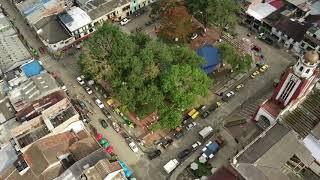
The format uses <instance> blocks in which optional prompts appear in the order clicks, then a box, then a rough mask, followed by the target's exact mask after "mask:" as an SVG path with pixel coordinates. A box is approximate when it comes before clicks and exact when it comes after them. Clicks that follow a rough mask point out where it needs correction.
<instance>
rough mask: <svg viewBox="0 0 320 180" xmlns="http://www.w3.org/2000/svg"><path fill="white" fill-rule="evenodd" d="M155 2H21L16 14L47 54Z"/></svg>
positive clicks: (80, 39)
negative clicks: (27, 26)
mask: <svg viewBox="0 0 320 180" xmlns="http://www.w3.org/2000/svg"><path fill="white" fill-rule="evenodd" d="M154 1H155V0H75V1H74V3H73V1H70V0H47V1H37V0H24V1H19V2H18V3H16V6H17V8H18V9H19V11H20V13H21V14H22V15H23V16H24V17H25V18H26V21H27V22H28V23H29V24H30V26H31V27H32V28H33V29H34V30H35V32H36V33H37V35H38V37H39V38H40V40H41V41H42V42H43V43H44V45H45V46H47V48H48V50H49V51H51V52H56V51H60V50H66V49H68V48H70V47H71V46H74V45H75V44H78V43H79V42H81V41H83V40H84V39H86V38H87V37H89V35H90V34H91V33H93V32H95V31H96V29H97V27H99V25H101V24H102V23H103V22H105V21H111V22H114V21H120V20H121V19H123V18H125V17H127V16H130V15H131V14H132V13H134V12H135V11H138V10H139V9H141V8H143V7H145V6H147V5H149V4H150V3H152V2H154Z"/></svg>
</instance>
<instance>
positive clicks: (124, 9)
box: [122, 5, 130, 11]
mask: <svg viewBox="0 0 320 180" xmlns="http://www.w3.org/2000/svg"><path fill="white" fill-rule="evenodd" d="M129 9H130V5H128V6H126V7H124V8H122V11H127V10H129Z"/></svg>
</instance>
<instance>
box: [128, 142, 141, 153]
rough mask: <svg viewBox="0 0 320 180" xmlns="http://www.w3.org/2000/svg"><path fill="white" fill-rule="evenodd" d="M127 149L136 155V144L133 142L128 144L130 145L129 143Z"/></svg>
mask: <svg viewBox="0 0 320 180" xmlns="http://www.w3.org/2000/svg"><path fill="white" fill-rule="evenodd" d="M129 147H130V149H131V150H132V151H133V152H135V153H137V152H138V151H139V149H138V147H137V145H136V143H134V142H130V143H129Z"/></svg>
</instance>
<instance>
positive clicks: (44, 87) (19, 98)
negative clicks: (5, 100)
mask: <svg viewBox="0 0 320 180" xmlns="http://www.w3.org/2000/svg"><path fill="white" fill-rule="evenodd" d="M33 72H35V71H34V70H33V69H32V68H31V70H30V73H33ZM57 90H59V87H58V85H57V83H56V81H55V79H54V78H53V77H52V76H51V75H50V74H49V73H47V72H43V73H41V74H39V75H36V76H33V77H31V78H30V79H28V80H27V81H25V82H23V83H21V84H20V85H19V86H17V87H16V88H14V89H13V90H12V91H11V92H10V93H9V99H10V101H11V104H12V105H13V107H14V109H15V110H16V111H21V110H22V109H23V108H25V107H27V106H28V105H30V104H31V103H32V102H33V101H35V100H37V99H40V98H42V97H44V96H46V95H48V94H50V93H52V92H54V91H57Z"/></svg>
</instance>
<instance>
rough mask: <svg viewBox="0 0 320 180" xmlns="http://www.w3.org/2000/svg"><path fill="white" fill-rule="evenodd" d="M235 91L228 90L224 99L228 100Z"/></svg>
mask: <svg viewBox="0 0 320 180" xmlns="http://www.w3.org/2000/svg"><path fill="white" fill-rule="evenodd" d="M234 95H235V93H234V92H233V91H230V92H228V93H227V94H226V95H225V96H223V97H222V101H225V102H227V101H228V100H229V99H230V98H231V97H233V96H234Z"/></svg>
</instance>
